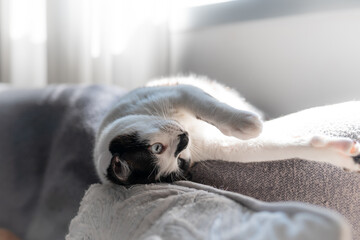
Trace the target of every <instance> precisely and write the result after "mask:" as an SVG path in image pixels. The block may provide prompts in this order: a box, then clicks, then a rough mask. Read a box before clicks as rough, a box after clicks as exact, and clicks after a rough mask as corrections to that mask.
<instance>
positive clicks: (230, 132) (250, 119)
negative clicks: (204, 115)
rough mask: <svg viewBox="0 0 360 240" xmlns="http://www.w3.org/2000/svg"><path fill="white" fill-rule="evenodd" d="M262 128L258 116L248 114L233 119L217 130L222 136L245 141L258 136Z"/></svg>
mask: <svg viewBox="0 0 360 240" xmlns="http://www.w3.org/2000/svg"><path fill="white" fill-rule="evenodd" d="M262 126H263V124H262V121H261V119H260V118H259V116H257V115H255V114H252V113H248V114H243V115H241V116H240V117H233V118H231V121H230V122H229V123H227V124H225V125H223V126H220V127H218V128H219V130H220V131H221V132H222V133H223V134H224V135H227V136H232V137H236V138H239V139H243V140H246V139H250V138H255V137H257V136H259V134H260V133H261V131H262Z"/></svg>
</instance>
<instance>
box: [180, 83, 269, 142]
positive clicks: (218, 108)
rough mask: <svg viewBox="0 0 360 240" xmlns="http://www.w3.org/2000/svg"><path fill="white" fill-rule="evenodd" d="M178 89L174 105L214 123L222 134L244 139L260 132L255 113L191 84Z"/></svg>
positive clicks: (260, 123)
mask: <svg viewBox="0 0 360 240" xmlns="http://www.w3.org/2000/svg"><path fill="white" fill-rule="evenodd" d="M178 90H179V92H180V93H181V94H180V98H179V99H178V101H177V102H175V105H177V106H180V107H183V108H185V109H186V110H188V111H189V112H191V113H192V114H193V115H195V116H196V117H197V118H198V119H201V120H203V121H205V122H207V123H210V124H212V125H214V126H215V127H217V128H218V129H219V130H220V131H221V132H222V133H223V134H224V135H226V136H233V137H236V138H239V139H244V140H246V139H250V138H254V137H257V136H258V135H259V134H260V133H261V131H262V121H261V119H260V117H259V116H258V115H257V114H256V113H253V112H248V111H243V110H240V109H236V108H233V107H231V106H229V105H228V104H226V103H223V102H220V101H218V100H217V99H215V98H214V97H212V96H210V95H209V94H207V93H205V92H204V91H202V90H201V89H199V88H196V87H193V86H188V85H181V86H178Z"/></svg>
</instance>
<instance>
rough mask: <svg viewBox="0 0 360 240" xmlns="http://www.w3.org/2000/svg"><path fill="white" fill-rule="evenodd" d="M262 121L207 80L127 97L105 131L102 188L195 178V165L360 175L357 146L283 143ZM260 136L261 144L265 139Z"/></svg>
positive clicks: (335, 140)
mask: <svg viewBox="0 0 360 240" xmlns="http://www.w3.org/2000/svg"><path fill="white" fill-rule="evenodd" d="M262 118H263V116H262V113H261V112H260V111H259V110H257V109H256V108H255V107H253V106H252V105H250V104H248V103H247V102H246V101H245V100H244V99H243V98H241V96H240V95H239V94H238V93H237V92H236V91H234V90H232V89H230V88H228V87H226V86H224V85H222V84H220V83H218V82H216V81H212V80H208V79H206V78H205V77H196V76H189V77H174V78H164V79H160V80H156V81H152V82H150V83H148V84H147V85H146V86H145V87H142V88H138V89H135V90H133V91H131V92H129V93H128V94H126V95H125V96H123V97H122V98H121V99H120V101H119V102H118V103H117V105H116V106H114V108H113V109H112V110H111V111H110V112H109V113H108V114H107V116H105V118H104V120H103V122H102V123H101V125H100V127H99V130H98V133H97V136H96V140H95V148H94V162H95V166H96V170H97V173H98V175H99V177H100V179H101V181H102V182H104V183H108V182H112V183H115V184H120V185H132V184H146V183H154V182H172V181H176V180H183V179H187V178H189V177H190V175H189V168H190V167H191V166H192V164H193V163H194V162H199V161H205V160H223V161H230V162H254V161H272V160H284V159H290V158H302V159H307V160H313V161H324V159H326V161H329V162H330V163H332V164H335V165H337V166H340V167H343V168H347V169H350V170H354V171H356V170H359V165H358V164H357V163H356V162H355V161H354V158H353V157H354V156H357V155H358V154H359V153H360V147H359V144H358V143H357V142H356V141H353V140H352V139H350V138H340V137H328V136H310V137H308V136H304V137H297V138H292V139H290V140H289V139H288V140H287V141H278V140H274V139H272V137H271V136H270V137H269V136H267V137H266V136H262V135H260V134H261V132H262V126H263V124H262ZM259 135H260V136H259Z"/></svg>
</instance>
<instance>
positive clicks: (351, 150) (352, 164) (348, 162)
mask: <svg viewBox="0 0 360 240" xmlns="http://www.w3.org/2000/svg"><path fill="white" fill-rule="evenodd" d="M311 145H312V146H313V147H316V148H324V149H327V150H331V151H335V152H336V154H338V155H339V156H338V159H342V160H341V161H338V164H337V165H341V166H343V168H344V169H346V170H349V171H360V143H359V142H357V141H354V140H353V139H350V138H346V137H325V136H315V137H313V138H312V139H311ZM336 154H335V155H336ZM335 155H334V156H335ZM338 159H337V160H338Z"/></svg>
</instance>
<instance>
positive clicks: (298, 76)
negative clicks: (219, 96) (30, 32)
mask: <svg viewBox="0 0 360 240" xmlns="http://www.w3.org/2000/svg"><path fill="white" fill-rule="evenodd" d="M239 2H240V3H239ZM241 2H243V1H238V3H235V5H233V6H235V7H238V9H237V10H238V12H239V16H238V19H237V17H236V16H234V13H236V11H237V10H236V9H235V8H234V7H231V5H229V6H230V7H228V8H227V9H225V10H224V9H222V10H221V11H220V12H218V14H219V15H216V14H217V12H216V8H214V7H213V6H212V9H211V11H207V10H206V11H204V9H197V10H196V11H198V13H196V12H195V13H194V12H190V15H191V16H192V17H194V16H195V17H194V19H192V21H188V23H187V24H184V23H183V22H181V18H180V19H179V18H177V19H176V21H177V22H175V23H173V25H172V30H171V44H170V53H171V54H170V56H171V59H170V61H171V64H170V72H171V73H172V74H178V73H185V74H186V73H196V74H204V75H207V76H209V77H211V78H214V79H217V80H219V81H221V82H224V83H226V84H227V85H230V86H231V87H234V88H236V89H238V90H239V91H240V92H241V93H242V94H243V95H244V96H245V97H246V98H247V99H248V100H249V101H250V102H251V103H253V104H255V105H256V106H257V107H259V108H260V109H263V110H264V111H265V112H266V113H268V116H269V117H276V116H280V115H284V114H287V113H291V112H295V111H298V110H301V109H305V108H309V107H312V106H319V105H325V104H331V103H336V102H341V101H347V100H354V99H358V100H360V92H359V89H360V7H358V6H357V4H354V1H343V3H344V2H348V3H349V4H348V5H346V4H345V6H342V5H341V4H340V5H339V4H338V5H337V4H333V5H326V4H323V5H322V4H314V7H313V8H311V7H307V8H301V6H300V7H299V6H297V7H296V6H295V7H294V6H292V7H289V8H288V9H289V11H286V9H287V7H286V6H282V8H281V5H278V6H280V8H276V5H275V7H274V8H272V9H270V8H269V9H268V11H264V10H262V11H260V12H259V11H257V10H256V9H258V8H256V6H251V8H249V6H244V7H242V6H241ZM247 2H251V1H247ZM254 2H258V4H259V5H258V7H261V1H254ZM289 2H292V1H289ZM298 2H299V1H298ZM300 2H301V1H300ZM307 2H308V1H307ZM316 2H318V3H319V2H323V1H315V0H314V3H316ZM331 2H333V3H338V2H340V1H331ZM350 3H351V4H350ZM236 4H237V5H236ZM223 6H224V5H223ZM307 6H308V5H307ZM322 6H323V7H322ZM329 6H330V7H329ZM231 9H232V10H231ZM246 9H248V10H249V12H247V13H246V14H243V15H241V12H242V11H243V12H244V10H246ZM254 9H255V10H254ZM279 9H280V10H279ZM299 9H303V10H302V11H298V10H299ZM322 9H323V10H322ZM192 11H193V10H192ZM251 11H252V12H253V13H254V14H253V15H252V14H251ZM199 12H200V14H199ZM227 12H229V15H226V13H227ZM245 12H246V11H245ZM182 14H185V15H186V14H188V16H187V17H188V19H189V11H187V12H183V13H182ZM209 14H210V15H209ZM185 15H184V16H185ZM196 16H200V17H199V18H198V19H196ZM218 16H223V17H218ZM224 16H225V17H224ZM242 16H243V17H242ZM252 16H254V17H252ZM262 16H263V17H262ZM204 19H205V20H204ZM216 19H218V21H216ZM189 23H190V24H189Z"/></svg>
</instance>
